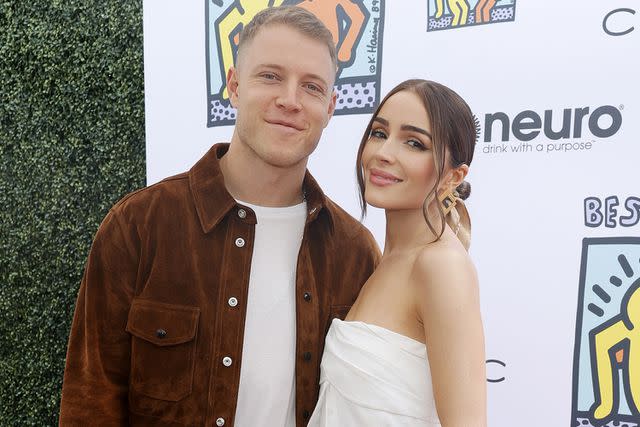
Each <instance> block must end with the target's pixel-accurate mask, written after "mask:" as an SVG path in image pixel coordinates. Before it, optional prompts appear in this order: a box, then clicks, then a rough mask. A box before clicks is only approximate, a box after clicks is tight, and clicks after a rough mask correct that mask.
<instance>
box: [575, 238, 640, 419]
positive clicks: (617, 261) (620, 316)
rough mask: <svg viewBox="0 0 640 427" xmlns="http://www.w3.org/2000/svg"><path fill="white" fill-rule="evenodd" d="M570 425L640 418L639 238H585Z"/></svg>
mask: <svg viewBox="0 0 640 427" xmlns="http://www.w3.org/2000/svg"><path fill="white" fill-rule="evenodd" d="M574 354H575V356H574V371H573V410H572V420H571V421H572V423H571V425H572V426H573V425H580V426H585V427H588V426H595V427H600V426H621V425H626V426H628V427H638V425H639V424H640V238H631V237H629V238H603V239H584V242H583V252H582V266H581V273H580V294H579V301H578V319H577V322H576V344H575V351H574Z"/></svg>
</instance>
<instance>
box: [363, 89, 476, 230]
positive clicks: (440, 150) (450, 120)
mask: <svg viewBox="0 0 640 427" xmlns="http://www.w3.org/2000/svg"><path fill="white" fill-rule="evenodd" d="M405 90H406V91H410V92H413V93H415V94H416V95H417V96H418V98H420V100H421V101H422V104H423V105H424V108H425V110H426V113H427V117H428V118H429V122H430V123H431V135H432V143H433V161H434V166H435V170H436V174H437V175H436V182H435V184H434V185H433V187H432V188H431V189H430V190H429V193H428V194H427V196H426V198H425V200H424V203H423V206H422V213H423V215H424V218H425V221H426V222H427V226H428V227H429V229H430V230H431V232H432V233H434V234H436V235H437V236H438V237H437V239H439V238H440V237H441V236H442V233H444V227H445V221H446V218H445V215H444V211H443V210H442V207H441V206H440V203H437V206H438V212H439V214H440V220H441V221H440V222H441V227H440V231H439V232H438V231H436V229H435V227H434V226H433V224H432V223H431V221H430V220H429V218H428V216H427V206H428V205H429V203H431V201H432V200H433V199H434V198H435V197H436V192H437V190H438V187H439V186H440V181H441V179H442V175H443V174H444V169H445V161H446V160H445V159H446V157H447V156H446V154H447V153H449V166H451V167H452V168H456V167H458V166H460V165H463V164H466V165H467V166H470V165H471V161H472V160H473V151H474V149H475V145H476V139H477V135H478V126H479V125H478V122H477V119H476V118H475V116H474V115H473V113H472V112H471V108H469V106H468V105H467V103H466V102H465V101H464V99H462V98H461V97H460V95H458V94H457V93H456V92H454V91H453V90H451V89H449V88H448V87H446V86H444V85H442V84H440V83H436V82H432V81H429V80H421V79H412V80H406V81H404V82H402V83H400V84H399V85H397V86H396V87H394V88H393V89H391V91H390V92H389V93H388V94H387V96H385V97H384V99H383V100H382V102H381V103H380V105H378V108H377V109H376V111H375V112H374V114H373V116H372V117H371V120H369V124H368V125H367V128H366V130H365V132H364V135H363V137H362V141H361V142H360V147H359V148H358V156H357V158H356V175H357V177H358V186H359V187H360V207H361V209H362V216H363V217H364V215H365V214H366V213H367V202H366V201H365V198H364V192H365V184H364V175H363V171H362V151H363V150H364V146H365V144H366V143H367V141H368V140H369V137H370V134H371V127H372V124H373V119H374V118H375V117H376V116H377V115H378V113H379V112H380V109H381V108H382V106H383V105H384V104H385V102H387V100H388V99H389V98H390V97H391V96H393V95H395V94H396V93H398V92H402V91H405ZM456 191H457V192H458V193H459V197H460V198H461V199H462V200H464V199H466V198H467V197H469V194H470V192H471V186H470V185H469V183H468V182H466V181H463V182H462V183H461V184H460V185H459V186H458V187H457V188H456ZM437 239H436V240H437Z"/></svg>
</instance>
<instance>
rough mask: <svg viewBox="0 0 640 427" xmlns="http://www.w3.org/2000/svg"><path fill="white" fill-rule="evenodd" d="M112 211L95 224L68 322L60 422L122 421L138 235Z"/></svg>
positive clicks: (125, 407) (125, 406)
mask: <svg viewBox="0 0 640 427" xmlns="http://www.w3.org/2000/svg"><path fill="white" fill-rule="evenodd" d="M123 224H126V222H125V221H123V219H122V217H121V215H120V214H119V213H118V212H117V211H113V210H112V211H111V212H110V213H109V214H108V215H107V217H106V218H105V219H104V221H103V222H102V224H101V225H100V227H99V229H98V232H97V233H96V236H95V239H94V241H93V244H92V247H91V252H90V254H89V258H88V261H87V264H86V267H85V272H84V276H83V279H82V283H81V285H80V291H79V293H78V299H77V302H76V308H75V314H74V317H73V323H72V326H71V333H70V337H69V346H68V349H67V359H66V367H65V372H64V380H63V386H62V401H61V405H60V425H61V426H67V425H101V426H111V425H126V424H127V423H128V417H129V410H128V383H129V363H130V362H129V361H130V352H131V348H130V344H131V338H130V335H129V334H128V333H127V332H125V327H126V323H127V315H128V312H129V307H130V305H131V299H132V297H133V293H134V289H135V283H136V276H137V269H138V263H139V250H138V249H137V248H138V247H139V244H138V239H137V236H136V234H137V233H135V232H134V231H132V230H129V231H127V230H126V228H127V227H126V226H124V225H123Z"/></svg>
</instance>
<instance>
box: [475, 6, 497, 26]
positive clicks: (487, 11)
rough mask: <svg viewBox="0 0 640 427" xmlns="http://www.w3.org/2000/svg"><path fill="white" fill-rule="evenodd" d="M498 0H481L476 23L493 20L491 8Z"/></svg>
mask: <svg viewBox="0 0 640 427" xmlns="http://www.w3.org/2000/svg"><path fill="white" fill-rule="evenodd" d="M496 1H497V0H480V1H479V2H478V4H477V5H476V9H475V10H476V12H475V23H476V24H481V23H483V22H489V21H491V9H492V8H493V6H495V5H496Z"/></svg>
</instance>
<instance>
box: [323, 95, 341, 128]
mask: <svg viewBox="0 0 640 427" xmlns="http://www.w3.org/2000/svg"><path fill="white" fill-rule="evenodd" d="M337 100H338V93H337V92H336V89H335V88H333V89H331V99H330V100H329V109H328V110H327V121H326V123H325V124H324V126H325V127H326V126H327V125H328V124H329V120H330V119H331V117H333V112H334V111H336V102H337Z"/></svg>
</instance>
